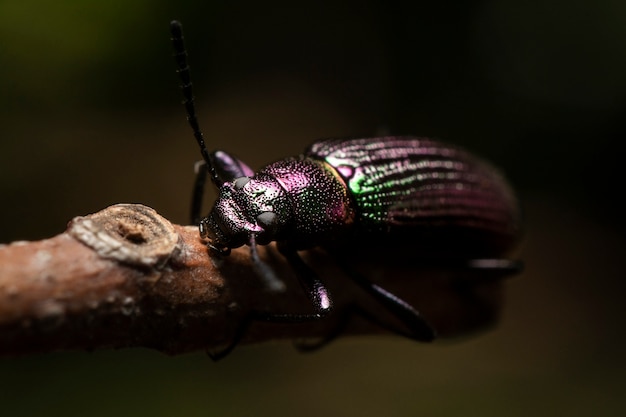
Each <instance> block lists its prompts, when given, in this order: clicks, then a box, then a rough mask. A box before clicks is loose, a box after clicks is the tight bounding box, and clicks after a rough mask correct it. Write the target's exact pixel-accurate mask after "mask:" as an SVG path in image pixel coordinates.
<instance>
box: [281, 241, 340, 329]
mask: <svg viewBox="0 0 626 417" xmlns="http://www.w3.org/2000/svg"><path fill="white" fill-rule="evenodd" d="M278 250H279V251H280V253H281V254H282V255H283V256H284V257H285V258H287V262H289V265H291V267H292V268H293V269H294V271H295V272H296V276H297V277H298V279H299V280H300V283H301V284H302V287H303V288H304V290H305V292H306V293H307V295H308V296H309V298H310V299H311V302H312V303H313V306H314V307H315V313H313V314H285V315H277V316H274V318H277V320H274V319H271V320H272V321H303V320H311V319H319V318H322V317H325V316H327V315H328V313H330V310H331V309H332V300H331V298H330V293H329V292H328V290H327V289H326V287H325V286H324V284H323V283H322V281H320V279H319V278H318V277H317V274H316V273H315V271H313V270H312V269H311V268H310V267H309V266H308V265H307V264H305V263H304V261H303V260H302V258H300V255H298V252H297V251H296V250H295V249H292V248H291V247H289V246H287V245H285V244H282V243H280V242H279V243H278Z"/></svg>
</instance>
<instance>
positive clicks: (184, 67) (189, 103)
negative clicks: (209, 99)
mask: <svg viewBox="0 0 626 417" xmlns="http://www.w3.org/2000/svg"><path fill="white" fill-rule="evenodd" d="M170 33H171V34H172V45H173V46H174V59H175V60H176V66H177V70H176V72H177V73H178V76H179V77H180V81H181V84H180V89H181V90H182V92H183V105H184V106H185V110H186V111H187V121H188V122H189V126H191V129H192V130H193V135H194V137H195V138H196V141H197V142H198V145H199V146H200V153H201V154H202V159H204V162H205V164H206V169H207V171H208V172H209V175H210V176H211V180H212V181H213V183H214V184H215V185H216V186H217V187H221V186H222V184H223V181H222V180H221V178H220V177H219V176H218V175H217V171H215V167H214V166H213V163H212V162H211V156H210V155H209V151H208V150H207V148H206V144H205V142H204V135H203V134H202V131H201V130H200V126H199V125H198V118H197V117H196V106H195V104H194V97H193V89H192V84H191V71H190V70H189V64H188V63H187V49H185V40H184V37H183V25H182V24H181V23H180V22H179V21H177V20H172V22H171V23H170Z"/></svg>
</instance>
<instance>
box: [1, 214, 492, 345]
mask: <svg viewBox="0 0 626 417" xmlns="http://www.w3.org/2000/svg"><path fill="white" fill-rule="evenodd" d="M259 254H260V256H261V258H262V259H264V260H265V261H266V262H267V263H268V264H269V265H270V266H271V267H272V268H273V269H274V270H275V271H276V273H277V275H278V276H279V277H280V278H281V279H283V280H284V281H285V284H286V286H285V291H284V292H280V291H275V290H274V291H272V290H269V289H267V288H265V286H264V285H263V283H262V282H260V279H259V277H258V275H257V274H256V273H255V272H254V269H253V266H252V265H251V263H250V256H249V251H248V249H247V248H246V247H244V248H239V249H235V250H233V252H232V254H231V255H230V256H228V257H225V258H223V259H220V258H218V257H216V256H215V255H213V254H212V253H211V252H210V251H208V250H207V248H206V246H205V243H203V242H202V240H201V239H200V237H199V235H198V230H197V228H196V227H193V226H179V225H172V224H171V223H170V222H168V221H167V220H166V219H164V218H162V217H161V216H159V215H158V214H157V213H156V212H155V211H154V210H153V209H151V208H149V207H145V206H142V205H131V204H119V205H115V206H111V207H108V208H106V209H104V210H102V211H100V212H98V213H95V214H92V215H89V216H85V217H77V218H75V219H73V220H72V221H71V222H70V223H69V225H68V229H67V231H66V232H65V233H62V234H60V235H58V236H55V237H53V238H51V239H46V240H42V241H36V242H14V243H12V244H9V245H0V355H14V354H26V353H32V352H48V351H54V350H67V349H74V350H75V349H88V350H90V349H99V348H121V347H130V346H143V347H149V348H154V349H157V350H160V351H163V352H167V353H170V354H175V353H182V352H187V351H193V350H198V349H211V350H213V349H218V348H219V347H221V346H224V345H227V344H228V343H229V342H230V341H231V340H232V338H233V337H234V335H235V334H236V333H237V331H238V329H239V328H240V325H241V323H242V322H243V320H244V318H245V317H246V316H247V315H248V314H249V312H251V311H272V312H276V313H282V312H285V313H286V312H292V313H295V312H310V311H311V307H310V302H309V301H308V298H307V297H306V295H305V294H303V292H302V289H301V288H300V286H299V284H298V282H297V279H296V277H295V276H294V274H293V271H291V269H290V268H289V266H288V265H287V264H286V262H285V260H284V258H283V257H282V256H280V254H278V252H277V251H276V249H275V247H274V245H268V246H267V247H260V248H259ZM303 255H304V259H305V260H306V262H307V263H309V264H310V265H312V266H314V269H315V270H316V272H317V273H319V274H320V277H322V278H323V279H324V281H325V282H326V283H327V285H328V288H329V290H330V291H331V293H332V295H333V300H334V302H335V309H334V314H331V316H330V317H328V318H325V319H323V320H319V321H311V322H306V323H292V324H283V323H280V324H276V323H256V324H254V325H253V326H252V327H251V328H250V329H249V331H248V332H247V333H246V335H245V336H244V338H243V339H242V343H257V342H262V341H266V340H270V339H295V338H319V337H323V336H324V335H326V334H328V333H329V332H331V331H332V329H333V328H334V326H335V325H337V323H338V320H340V315H341V312H343V311H346V310H347V309H349V308H350V307H351V306H353V305H354V304H359V305H360V306H362V307H363V308H365V309H367V311H370V312H373V314H376V315H377V317H378V315H380V317H381V320H388V321H393V317H386V316H385V315H388V313H386V312H385V311H384V310H383V309H382V308H381V307H380V306H379V305H377V303H376V302H375V301H374V300H371V299H370V298H369V297H368V296H367V295H366V294H364V292H363V291H362V290H360V288H358V287H357V286H356V285H353V284H352V283H351V282H350V280H349V279H348V278H347V277H345V276H344V274H343V272H342V271H341V270H339V269H338V268H337V267H336V266H335V264H334V262H332V259H330V257H329V256H328V255H326V254H325V253H323V252H322V251H321V250H313V251H308V252H306V253H304V254H303ZM379 263H380V262H378V261H377V260H372V263H371V264H370V265H367V263H365V264H366V266H365V267H364V268H363V270H364V273H366V274H370V275H374V276H375V278H376V280H377V283H378V284H380V285H383V286H385V288H387V289H389V290H390V291H393V292H394V293H396V294H398V295H400V296H401V297H403V298H405V299H406V300H407V301H409V302H410V303H412V305H414V306H416V307H417V308H418V309H419V310H420V311H421V312H422V313H423V315H424V316H425V317H427V319H428V320H429V321H430V322H431V323H432V324H433V325H434V326H435V327H436V329H437V331H438V333H439V334H440V335H441V336H444V337H446V336H448V337H449V336H456V335H459V334H464V333H467V332H470V331H475V330H477V329H481V328H484V327H485V326H487V325H490V324H492V323H493V322H494V320H495V318H496V317H497V315H498V312H499V311H500V307H501V297H500V293H501V291H500V289H501V285H500V281H501V280H500V279H499V278H502V277H498V279H492V280H480V279H476V277H475V276H468V275H467V273H465V274H459V272H458V271H456V272H454V273H452V272H450V271H441V270H428V269H425V268H423V269H419V268H416V267H415V266H412V267H411V268H403V267H389V266H388V265H387V266H384V267H382V269H381V268H379V267H378V266H377V265H378V264H379ZM382 331H383V330H381V329H380V327H379V326H377V325H375V324H373V323H371V322H369V321H367V320H362V319H361V320H359V319H355V320H350V321H349V324H348V326H347V328H346V331H345V332H344V333H345V334H373V333H380V332H382Z"/></svg>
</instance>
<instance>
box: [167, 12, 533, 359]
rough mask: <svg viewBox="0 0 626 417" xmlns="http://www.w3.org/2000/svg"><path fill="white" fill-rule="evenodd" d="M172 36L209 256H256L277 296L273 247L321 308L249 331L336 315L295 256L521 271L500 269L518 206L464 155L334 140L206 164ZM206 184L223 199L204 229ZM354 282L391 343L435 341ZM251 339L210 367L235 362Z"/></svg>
mask: <svg viewBox="0 0 626 417" xmlns="http://www.w3.org/2000/svg"><path fill="white" fill-rule="evenodd" d="M170 31H171V39H172V43H173V47H174V57H175V60H176V63H177V73H178V74H179V77H180V79H181V90H182V93H183V98H184V101H183V104H184V106H185V108H186V112H187V119H188V122H189V124H190V126H191V128H192V130H193V134H194V136H195V138H196V141H197V142H198V145H199V147H200V152H201V154H202V159H203V161H201V163H200V164H201V166H196V172H197V175H196V181H195V185H194V191H193V197H192V205H191V206H192V208H191V217H192V221H193V222H194V223H195V224H197V225H198V226H199V232H200V236H201V238H202V239H205V240H206V241H207V242H208V243H207V246H208V248H209V249H210V250H211V251H213V252H215V253H217V254H219V255H221V256H226V255H228V254H229V253H230V250H231V249H233V248H237V247H240V246H243V245H248V246H249V247H250V253H251V256H252V259H253V264H254V265H255V266H256V269H257V271H258V272H259V274H260V275H261V276H262V277H263V278H264V279H265V280H266V281H267V282H268V283H269V284H270V285H272V283H276V282H277V278H276V277H275V276H274V275H273V273H272V272H271V270H270V269H269V268H268V267H266V265H265V264H264V263H263V262H262V261H261V260H260V259H259V256H258V253H257V245H266V244H268V243H270V242H274V241H275V242H277V247H278V250H279V252H280V253H281V254H282V255H283V256H284V257H285V258H286V260H287V261H288V263H289V264H290V265H291V267H292V268H293V269H294V271H295V272H296V275H297V276H298V278H299V280H300V281H301V283H302V284H303V286H304V288H305V290H306V292H307V294H308V296H309V298H310V300H311V302H312V305H313V308H314V311H313V312H312V313H304V314H303V313H287V314H284V313H283V314H281V313H255V314H253V316H252V317H251V318H250V319H251V320H252V319H258V320H266V321H275V322H300V321H305V320H316V319H322V318H324V317H326V316H327V315H328V314H329V312H330V311H331V309H332V297H331V294H330V293H329V291H328V290H327V288H326V286H325V285H324V283H323V282H322V280H320V278H319V277H318V276H317V275H316V273H315V272H314V271H313V270H312V269H311V268H310V267H309V266H308V265H307V264H306V263H305V262H304V261H303V260H302V259H301V258H300V256H299V255H298V251H299V250H304V249H310V248H314V247H321V248H323V249H325V250H326V251H327V252H329V253H331V254H336V255H337V256H336V258H337V259H340V258H341V257H342V254H343V253H344V252H346V251H347V250H348V249H347V248H350V250H351V251H356V252H357V253H361V252H362V253H365V251H370V252H373V253H375V254H377V256H380V257H385V256H387V255H389V254H390V253H392V252H393V253H396V252H397V251H405V252H406V253H407V256H409V257H410V259H413V258H417V259H416V260H415V263H416V265H435V266H437V265H442V266H457V267H461V268H466V269H472V270H478V271H479V272H484V273H485V274H490V273H497V274H498V275H501V276H504V275H509V274H513V273H515V272H517V271H518V270H519V269H520V267H521V264H520V263H519V262H518V261H514V260H509V259H505V258H503V257H502V256H503V254H505V253H506V252H508V251H509V250H510V249H511V248H512V247H513V246H514V245H515V243H516V242H517V240H518V237H519V229H520V220H519V217H520V215H519V209H518V204H517V200H516V197H515V195H514V193H513V191H512V189H511V187H510V186H509V184H508V183H507V181H506V180H505V179H504V177H503V176H502V175H501V174H500V172H499V171H498V170H497V169H496V168H494V167H493V166H492V165H490V164H489V163H487V162H485V161H483V160H482V159H480V158H478V157H476V156H473V155H472V154H470V153H469V152H467V151H465V150H463V149H461V148H459V147H456V146H453V145H448V144H444V143H441V142H438V141H435V140H432V139H428V138H418V137H409V136H388V137H373V138H348V139H327V140H321V141H317V142H315V143H313V144H312V145H311V146H309V147H308V148H307V149H306V150H305V151H304V153H303V154H302V155H299V156H296V157H291V158H286V159H282V160H279V161H277V162H274V163H271V164H269V165H267V166H265V167H264V168H262V169H260V170H259V171H257V172H256V173H255V172H254V171H253V170H252V169H251V168H250V167H249V166H248V165H246V164H245V163H244V162H243V161H241V160H239V159H238V158H236V157H234V156H232V155H230V154H228V153H226V152H223V151H213V152H209V151H208V150H207V147H206V144H205V141H204V137H203V134H202V132H201V130H200V128H199V125H198V120H197V117H196V112H195V105H194V99H193V93H192V84H191V76H190V70H189V66H188V63H187V51H186V49H185V46H184V39H183V33H182V26H181V24H180V23H179V22H178V21H172V22H171V24H170ZM207 176H208V177H209V178H210V179H211V181H212V182H213V184H215V186H216V187H217V188H218V189H219V197H218V198H217V200H216V202H215V203H214V206H213V208H212V209H211V211H210V212H209V214H208V215H207V216H205V217H201V216H200V212H201V206H202V197H203V193H204V189H205V183H206V178H207ZM349 275H350V276H351V277H352V278H353V279H354V281H355V282H356V283H357V284H358V285H359V286H360V287H362V288H363V289H365V290H366V291H367V292H368V293H369V294H371V295H372V296H373V297H374V298H375V299H376V300H378V301H379V303H380V304H381V305H382V306H384V307H385V308H386V309H387V310H388V311H389V312H390V313H392V314H393V315H394V316H395V317H396V318H397V319H398V320H399V322H400V323H402V326H403V328H402V329H393V330H394V331H396V332H397V333H399V334H402V335H404V336H407V337H409V338H412V339H414V340H417V341H424V342H428V341H431V340H433V339H434V338H435V337H436V330H435V329H434V328H433V326H432V325H431V324H430V323H429V322H428V321H427V320H426V319H425V318H424V317H423V316H422V315H421V314H420V313H419V312H418V310H417V309H415V308H414V307H413V306H411V305H410V304H409V303H407V302H406V301H404V300H403V299H402V298H400V297H399V296H397V295H395V294H392V293H391V292H389V291H387V290H385V289H384V288H382V287H381V286H379V285H376V284H374V283H372V282H370V281H369V280H367V279H365V278H364V277H362V276H360V275H359V274H355V273H352V272H351V273H350V274H349ZM245 327H246V326H245V325H242V326H241V331H240V333H239V334H238V336H237V337H236V338H235V340H233V342H232V344H231V345H229V346H228V347H227V348H226V349H224V350H223V351H222V352H220V353H218V354H214V355H213V357H214V359H215V358H218V357H222V356H224V355H226V354H227V353H228V352H230V350H231V349H232V348H233V347H234V346H235V344H236V342H237V339H238V338H240V337H241V336H242V334H243V332H244V329H245ZM339 330H340V329H337V331H334V332H333V333H332V334H330V335H329V336H328V337H327V338H325V339H324V340H323V341H322V343H320V345H321V344H324V343H326V342H327V341H329V340H330V339H332V338H333V337H335V336H336V335H337V334H338V333H339Z"/></svg>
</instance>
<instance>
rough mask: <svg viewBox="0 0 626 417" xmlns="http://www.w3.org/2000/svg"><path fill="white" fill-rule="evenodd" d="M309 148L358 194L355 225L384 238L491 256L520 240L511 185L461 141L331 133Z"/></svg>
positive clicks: (438, 249) (400, 242)
mask: <svg viewBox="0 0 626 417" xmlns="http://www.w3.org/2000/svg"><path fill="white" fill-rule="evenodd" d="M305 155H307V156H309V157H313V158H319V159H322V160H324V161H326V162H327V163H329V164H330V165H331V166H333V167H334V168H335V169H337V171H338V172H339V174H340V175H341V176H342V177H343V178H344V180H345V181H346V183H347V184H348V188H349V190H350V193H351V194H352V196H353V198H354V202H355V206H356V208H357V219H356V220H357V222H356V224H355V225H356V226H357V228H358V230H359V231H360V232H362V233H364V234H369V235H372V234H374V236H377V238H379V239H383V240H384V241H385V244H387V243H389V242H391V243H397V244H399V245H403V244H405V243H410V244H411V245H413V246H415V245H416V243H417V244H418V246H421V245H424V246H427V247H428V248H431V249H432V250H433V251H440V250H443V249H445V251H446V252H448V253H449V252H450V251H458V252H459V253H463V254H465V255H470V254H471V253H470V252H472V253H474V254H476V253H477V254H480V255H482V256H488V255H489V256H490V255H493V254H496V253H502V252H504V251H506V249H508V247H509V246H511V245H512V244H513V243H514V242H515V241H516V240H517V234H518V228H519V226H518V217H519V213H518V208H517V202H516V200H515V197H514V196H513V193H512V191H511V190H510V187H509V186H508V184H507V183H506V181H505V180H504V179H503V177H502V176H501V175H500V173H499V172H498V171H497V170H496V169H495V168H493V167H492V166H490V165H488V164H487V163H486V162H484V161H482V160H481V159H479V158H476V157H474V156H472V155H470V154H469V153H467V152H465V151H463V150H462V149H460V148H457V147H454V146H450V145H446V144H442V143H439V142H436V141H433V140H431V139H426V138H415V137H385V138H365V139H330V140H324V141H319V142H316V143H315V144H313V145H312V146H310V147H309V148H308V149H307V151H306V153H305ZM468 250H470V251H469V252H468Z"/></svg>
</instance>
